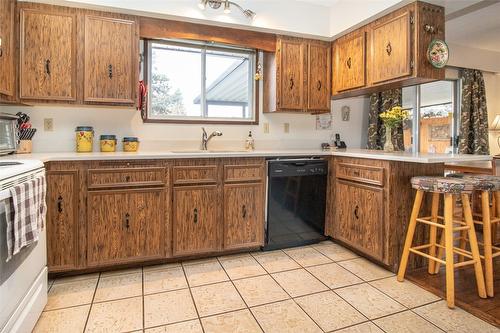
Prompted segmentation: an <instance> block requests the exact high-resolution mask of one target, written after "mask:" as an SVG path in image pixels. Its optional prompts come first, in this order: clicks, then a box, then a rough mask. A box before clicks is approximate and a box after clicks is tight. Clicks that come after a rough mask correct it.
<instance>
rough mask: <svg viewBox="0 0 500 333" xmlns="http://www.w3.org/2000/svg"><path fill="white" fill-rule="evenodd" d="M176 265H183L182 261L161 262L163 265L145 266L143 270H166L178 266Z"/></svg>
mask: <svg viewBox="0 0 500 333" xmlns="http://www.w3.org/2000/svg"><path fill="white" fill-rule="evenodd" d="M176 267H182V265H181V263H180V262H172V263H168V264H161V265H151V266H144V267H143V268H142V270H143V271H144V273H145V272H149V271H158V270H164V269H168V268H176Z"/></svg>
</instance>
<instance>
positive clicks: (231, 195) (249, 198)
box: [223, 184, 264, 249]
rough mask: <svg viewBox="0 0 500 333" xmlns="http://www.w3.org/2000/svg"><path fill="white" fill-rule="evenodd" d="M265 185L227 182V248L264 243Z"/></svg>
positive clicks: (225, 237)
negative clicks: (263, 196)
mask: <svg viewBox="0 0 500 333" xmlns="http://www.w3.org/2000/svg"><path fill="white" fill-rule="evenodd" d="M262 195H263V185H262V184H226V185H224V232H223V244H224V249H240V248H248V247H257V246H262V245H264V244H263V242H264V223H263V220H264V211H263V209H264V206H263V205H262V204H261V203H262V202H263V198H262Z"/></svg>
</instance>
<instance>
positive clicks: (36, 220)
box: [5, 176, 47, 261]
mask: <svg viewBox="0 0 500 333" xmlns="http://www.w3.org/2000/svg"><path fill="white" fill-rule="evenodd" d="M46 191H47V182H46V180H45V176H39V177H37V178H34V179H31V180H28V181H26V182H24V183H21V184H19V185H16V186H14V187H13V188H11V189H10V194H11V198H10V200H9V201H10V202H7V203H6V205H5V215H6V217H7V261H9V260H10V259H11V258H12V257H13V256H15V255H16V254H17V253H19V251H21V249H22V248H23V247H25V246H29V245H30V244H32V243H34V242H36V241H38V235H39V234H40V231H41V230H43V228H44V224H45V215H46V214H47V205H46V203H45V196H46Z"/></svg>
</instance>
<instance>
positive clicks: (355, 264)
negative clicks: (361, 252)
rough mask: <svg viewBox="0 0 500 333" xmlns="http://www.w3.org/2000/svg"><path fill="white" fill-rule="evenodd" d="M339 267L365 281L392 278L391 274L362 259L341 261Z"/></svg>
mask: <svg viewBox="0 0 500 333" xmlns="http://www.w3.org/2000/svg"><path fill="white" fill-rule="evenodd" d="M339 265H340V266H342V267H344V268H345V269H347V270H349V271H351V272H352V273H354V274H356V275H357V276H359V277H360V278H362V279H363V280H365V281H372V280H376V279H381V278H385V277H389V276H394V274H393V273H392V272H390V271H388V270H386V269H385V268H382V267H380V266H378V265H376V264H374V263H372V262H371V261H369V260H366V259H364V258H358V259H353V260H347V261H341V262H339Z"/></svg>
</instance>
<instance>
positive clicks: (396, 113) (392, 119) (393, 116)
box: [379, 106, 409, 151]
mask: <svg viewBox="0 0 500 333" xmlns="http://www.w3.org/2000/svg"><path fill="white" fill-rule="evenodd" d="M408 116H409V113H408V111H406V110H403V108H402V107H401V106H394V107H393V108H392V109H390V110H387V111H385V112H382V113H381V114H380V115H379V117H380V119H382V121H383V123H384V126H385V143H384V150H385V151H394V145H393V144H392V129H393V128H396V127H398V126H399V125H401V124H402V123H403V121H404V120H406V119H408Z"/></svg>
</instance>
